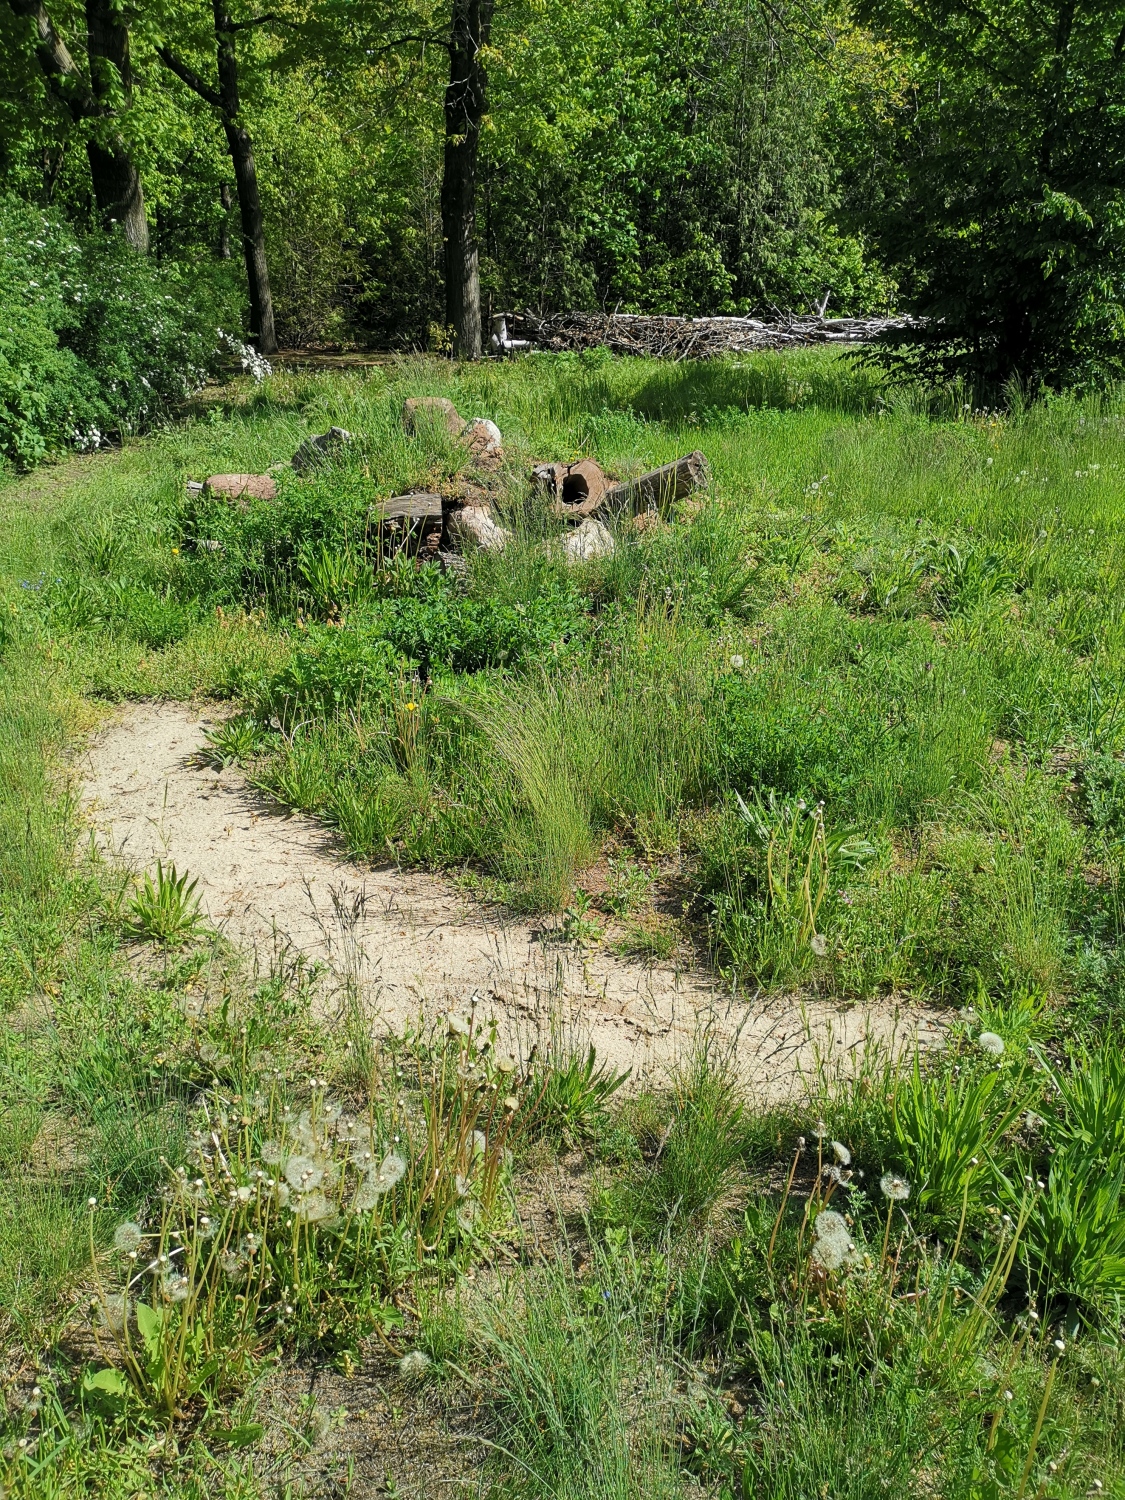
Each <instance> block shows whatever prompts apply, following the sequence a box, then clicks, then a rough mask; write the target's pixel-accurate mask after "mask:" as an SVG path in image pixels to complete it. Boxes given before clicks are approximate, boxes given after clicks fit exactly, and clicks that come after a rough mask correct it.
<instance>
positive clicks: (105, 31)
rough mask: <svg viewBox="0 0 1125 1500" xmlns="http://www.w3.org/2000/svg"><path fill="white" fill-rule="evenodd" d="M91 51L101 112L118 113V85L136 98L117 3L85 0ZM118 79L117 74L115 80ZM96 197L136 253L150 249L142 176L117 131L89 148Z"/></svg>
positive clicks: (97, 138)
mask: <svg viewBox="0 0 1125 1500" xmlns="http://www.w3.org/2000/svg"><path fill="white" fill-rule="evenodd" d="M86 52H87V55H88V57H89V59H90V87H91V89H92V91H93V94H94V98H95V99H96V100H97V102H98V107H99V112H100V113H101V114H102V115H103V116H105V117H109V116H111V115H112V114H113V107H114V101H113V96H114V93H115V91H116V88H117V87H120V90H121V93H122V95H123V97H124V99H125V103H126V104H128V103H129V102H130V100H131V99H132V96H133V69H132V65H131V63H130V59H129V28H128V26H126V25H125V24H124V22H123V21H122V20H121V11H120V8H118V7H115V6H114V5H113V3H112V0H86ZM115 75H116V76H115ZM86 153H87V155H88V156H89V158H90V175H91V176H92V177H93V180H94V197H95V198H96V199H97V203H98V208H99V210H100V211H101V214H102V217H103V218H104V219H107V220H116V221H117V222H118V223H119V224H120V225H121V228H122V229H123V230H124V232H125V238H126V239H127V240H128V242H129V244H130V245H132V246H133V248H134V250H140V251H141V253H142V254H145V253H147V251H148V220H147V218H146V217H145V199H144V192H143V190H142V188H141V179H140V174H139V173H138V171H137V169H136V166H135V165H134V163H133V160H132V157H131V156H130V155H129V152H128V150H127V149H126V147H125V143H124V141H123V140H122V139H121V136H120V135H119V134H118V133H117V131H112V132H111V133H109V134H108V135H107V136H105V137H101V136H100V135H99V134H98V132H97V127H96V126H95V134H94V136H93V138H92V139H91V140H90V141H89V142H88V144H87V146H86Z"/></svg>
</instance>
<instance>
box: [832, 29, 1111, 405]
mask: <svg viewBox="0 0 1125 1500" xmlns="http://www.w3.org/2000/svg"><path fill="white" fill-rule="evenodd" d="M862 14H863V16H864V18H865V19H866V21H867V22H868V23H869V24H870V25H871V26H873V27H875V28H877V29H878V31H879V32H880V33H881V34H882V35H883V36H885V37H886V38H887V39H888V40H890V41H892V42H893V43H895V44H896V45H898V46H899V47H900V48H901V47H902V46H903V44H905V46H906V48H907V50H908V52H909V53H910V54H911V55H912V75H913V76H912V77H911V79H910V84H911V86H910V87H909V88H908V89H904V90H902V92H901V94H900V96H899V98H898V99H897V100H896V101H895V102H894V105H893V107H892V108H891V110H890V111H889V114H888V124H887V127H886V130H885V132H884V136H883V141H882V160H881V163H880V171H879V176H878V181H877V182H875V183H871V184H870V185H869V186H871V187H873V188H874V189H875V190H874V191H869V192H867V193H866V194H865V198H866V201H865V202H864V203H863V204H862V205H859V206H857V210H856V220H857V222H858V223H859V224H861V225H862V226H863V227H865V228H866V229H867V230H868V231H869V233H870V234H871V235H872V236H873V238H874V240H875V242H876V244H877V246H878V248H879V249H880V250H881V251H882V253H883V255H884V256H885V257H886V259H887V260H888V261H889V262H890V263H891V264H892V265H894V266H896V267H897V268H898V270H899V274H900V278H901V281H902V284H903V286H904V289H905V290H906V291H907V293H908V295H909V298H910V303H911V305H912V307H913V310H914V311H915V312H917V313H918V314H919V315H920V317H921V318H922V319H923V320H924V321H923V322H922V323H921V324H920V325H919V326H917V327H914V328H910V329H906V330H902V331H901V332H900V333H899V334H897V335H896V336H895V339H894V340H893V342H892V343H891V345H890V346H889V347H888V348H887V349H885V350H884V351H883V357H884V359H886V360H887V361H888V362H890V363H891V364H892V365H897V366H898V367H900V368H901V367H904V366H905V368H907V369H909V370H915V371H918V372H920V373H921V374H923V375H925V376H927V377H930V378H934V377H936V378H949V377H954V376H960V377H962V378H964V379H966V380H967V381H969V382H970V383H971V384H972V385H973V386H974V387H975V388H976V389H977V390H978V391H979V392H980V393H981V394H982V395H986V394H988V395H991V394H994V393H996V392H997V391H999V390H1000V388H1001V387H1002V386H1003V385H1004V384H1005V383H1006V382H1008V381H1010V380H1012V379H1013V378H1014V379H1015V380H1017V381H1019V382H1021V383H1023V384H1024V385H1025V386H1028V387H1032V388H1034V387H1035V386H1037V385H1041V384H1052V385H1068V384H1074V385H1084V384H1096V383H1100V382H1102V381H1104V380H1105V379H1107V378H1111V377H1114V376H1116V375H1118V374H1120V373H1122V371H1125V345H1123V342H1122V339H1123V335H1125V235H1123V230H1125V5H1122V4H1121V3H1120V0H1116V3H1114V0H1109V3H1107V0H1046V3H1044V4H1042V5H1040V4H1038V3H1036V4H1032V3H1031V0H863V3H862Z"/></svg>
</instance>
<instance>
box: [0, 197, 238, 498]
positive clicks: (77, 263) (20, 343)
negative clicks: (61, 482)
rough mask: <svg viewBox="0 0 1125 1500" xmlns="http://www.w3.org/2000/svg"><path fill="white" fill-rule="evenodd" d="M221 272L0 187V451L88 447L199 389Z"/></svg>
mask: <svg viewBox="0 0 1125 1500" xmlns="http://www.w3.org/2000/svg"><path fill="white" fill-rule="evenodd" d="M230 274H231V273H230V272H229V270H228V269H225V268H219V269H218V270H217V271H215V272H211V271H210V270H208V271H207V272H206V273H204V272H202V271H200V270H199V269H198V268H193V269H192V270H191V271H190V272H188V271H187V270H186V269H185V268H183V267H180V266H177V265H176V264H174V263H170V262H167V261H165V262H160V263H157V262H156V261H155V260H153V259H152V258H150V257H147V256H140V255H137V254H136V253H134V252H133V251H131V250H130V249H129V248H128V247H127V246H126V245H125V243H124V241H123V239H122V238H121V237H120V236H119V235H115V234H100V233H99V234H95V235H90V236H87V237H85V238H79V237H78V236H77V235H76V234H75V233H74V231H73V230H72V229H71V228H70V227H69V226H67V225H66V224H65V223H63V222H62V221H61V220H58V219H56V218H53V217H52V216H50V215H47V214H44V213H41V212H40V211H38V210H36V209H32V208H29V207H28V206H27V205H26V204H23V203H19V202H17V201H16V200H14V199H10V198H9V199H0V457H3V458H6V459H7V460H8V462H9V463H11V464H13V465H14V466H15V467H17V468H21V469H26V468H30V467H32V466H33V465H35V464H37V463H39V462H41V461H42V460H43V459H44V458H46V457H48V456H49V455H51V454H52V453H58V452H61V451H65V450H66V449H68V448H76V449H78V450H79V451H80V452H90V451H92V450H93V449H95V448H98V447H100V446H101V445H102V444H103V443H104V442H106V441H107V440H108V439H110V438H111V437H115V436H120V435H122V434H127V433H133V432H137V431H140V430H141V429H142V428H144V427H146V426H151V425H152V424H153V423H154V422H156V421H158V420H160V419H161V418H162V417H163V416H164V415H165V414H166V413H167V412H168V411H169V410H171V409H173V408H174V407H175V406H176V405H177V404H178V403H179V402H181V401H182V400H183V399H184V397H186V396H188V395H190V394H191V393H192V392H193V391H196V390H198V389H199V387H200V386H201V385H202V383H203V382H204V380H205V379H206V378H207V376H208V374H209V373H210V372H211V371H212V369H213V368H214V367H215V362H216V359H217V357H218V354H219V338H218V329H219V327H220V326H221V325H223V324H226V325H227V326H230V325H231V323H232V322H234V321H236V320H237V302H236V297H235V294H234V292H233V290H232V289H233V286H234V283H233V281H232V282H230V283H229V285H227V284H226V283H225V282H224V278H225V277H229V276H230ZM211 276H213V277H214V278H215V279H209V277H211ZM259 378H260V377H259Z"/></svg>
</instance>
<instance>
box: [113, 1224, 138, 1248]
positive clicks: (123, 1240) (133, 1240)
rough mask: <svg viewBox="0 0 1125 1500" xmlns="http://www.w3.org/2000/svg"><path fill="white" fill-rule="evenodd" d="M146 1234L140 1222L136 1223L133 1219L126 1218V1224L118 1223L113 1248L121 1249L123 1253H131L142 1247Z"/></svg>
mask: <svg viewBox="0 0 1125 1500" xmlns="http://www.w3.org/2000/svg"><path fill="white" fill-rule="evenodd" d="M143 1239H144V1234H143V1233H142V1231H141V1226H140V1225H139V1224H134V1223H133V1221H132V1219H126V1220H125V1222H124V1224H118V1226H117V1229H116V1230H115V1232H114V1236H113V1248H114V1249H115V1250H120V1251H121V1253H122V1255H130V1254H132V1253H133V1252H134V1251H136V1250H139V1249H140V1248H141V1241H142V1240H143Z"/></svg>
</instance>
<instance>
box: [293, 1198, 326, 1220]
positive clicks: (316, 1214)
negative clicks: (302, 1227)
mask: <svg viewBox="0 0 1125 1500" xmlns="http://www.w3.org/2000/svg"><path fill="white" fill-rule="evenodd" d="M293 1212H294V1214H295V1216H296V1217H297V1218H298V1219H300V1220H301V1221H302V1222H303V1223H305V1224H320V1223H323V1221H324V1220H325V1219H330V1218H331V1217H332V1216H333V1214H334V1213H335V1212H336V1207H335V1205H334V1204H333V1203H332V1201H331V1200H330V1199H329V1198H326V1197H325V1196H324V1194H323V1193H321V1192H314V1193H305V1194H303V1195H302V1197H301V1199H300V1201H299V1202H298V1204H297V1206H296V1208H295V1209H294V1210H293Z"/></svg>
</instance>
